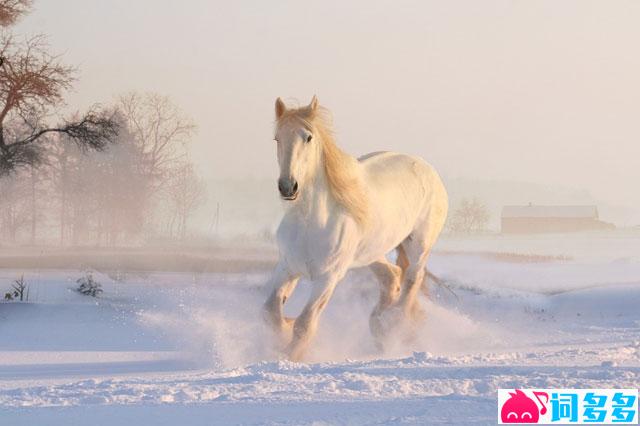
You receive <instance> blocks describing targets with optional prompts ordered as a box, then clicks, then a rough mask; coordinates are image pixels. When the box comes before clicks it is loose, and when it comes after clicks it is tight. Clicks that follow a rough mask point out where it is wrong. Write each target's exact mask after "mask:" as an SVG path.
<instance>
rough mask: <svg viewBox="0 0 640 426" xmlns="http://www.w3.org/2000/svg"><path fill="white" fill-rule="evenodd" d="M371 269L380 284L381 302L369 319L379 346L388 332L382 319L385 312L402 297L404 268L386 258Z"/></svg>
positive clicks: (372, 332)
mask: <svg viewBox="0 0 640 426" xmlns="http://www.w3.org/2000/svg"><path fill="white" fill-rule="evenodd" d="M369 267H370V268H371V270H372V271H373V273H374V274H375V276H376V278H378V281H379V282H380V300H378V304H377V305H376V307H375V308H374V309H373V312H371V316H370V317H369V328H370V330H371V334H372V335H373V337H374V338H375V339H376V340H377V342H378V344H380V340H381V339H382V337H384V334H385V332H386V330H385V328H386V327H385V324H383V323H382V319H381V317H382V314H383V312H384V311H385V310H386V309H388V308H389V307H391V306H393V305H394V304H395V303H396V302H397V301H398V298H399V297H400V291H401V287H400V285H401V282H402V268H401V267H400V266H397V265H394V264H393V263H391V262H389V261H388V260H387V259H385V258H383V259H381V260H378V261H377V262H374V263H372V264H371V265H369ZM387 327H388V325H387Z"/></svg>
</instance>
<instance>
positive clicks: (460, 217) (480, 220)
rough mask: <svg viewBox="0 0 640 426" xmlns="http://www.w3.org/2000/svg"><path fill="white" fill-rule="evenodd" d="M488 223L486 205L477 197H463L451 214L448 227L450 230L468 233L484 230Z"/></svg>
mask: <svg viewBox="0 0 640 426" xmlns="http://www.w3.org/2000/svg"><path fill="white" fill-rule="evenodd" d="M488 223H489V211H488V210H487V206H486V205H485V204H484V203H483V202H481V201H480V200H478V199H477V198H474V199H468V198H464V199H463V200H462V201H461V202H460V204H459V205H458V207H457V208H456V209H455V210H454V211H453V213H452V214H451V217H450V219H449V223H448V227H449V229H450V230H451V231H452V232H459V233H465V234H469V233H473V232H481V231H484V230H486V228H487V224H488Z"/></svg>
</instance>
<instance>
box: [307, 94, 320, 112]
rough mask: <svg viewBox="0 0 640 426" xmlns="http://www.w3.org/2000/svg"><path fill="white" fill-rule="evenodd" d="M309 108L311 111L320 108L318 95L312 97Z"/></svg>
mask: <svg viewBox="0 0 640 426" xmlns="http://www.w3.org/2000/svg"><path fill="white" fill-rule="evenodd" d="M309 109H310V110H311V111H315V110H317V109H318V97H317V96H316V95H313V98H311V103H310V104H309Z"/></svg>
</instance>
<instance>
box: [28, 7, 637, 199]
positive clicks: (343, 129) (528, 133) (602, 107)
mask: <svg viewBox="0 0 640 426" xmlns="http://www.w3.org/2000/svg"><path fill="white" fill-rule="evenodd" d="M34 6H35V11H34V13H32V14H31V15H29V16H28V17H26V18H25V19H24V20H23V21H22V22H21V23H20V25H18V27H17V31H19V32H24V33H33V32H44V33H47V34H49V35H50V37H51V38H50V40H51V44H52V46H53V48H54V49H55V50H56V51H60V52H62V53H64V54H65V58H66V60H67V61H68V62H70V63H72V64H76V65H78V66H79V67H80V68H81V73H80V77H81V79H80V81H79V82H78V84H77V85H76V88H75V91H74V93H72V94H71V95H70V96H69V97H68V99H69V103H70V104H71V105H73V106H77V107H86V106H87V105H89V104H91V103H93V102H95V101H100V102H109V101H110V100H111V99H112V98H113V96H114V95H115V94H118V93H122V92H126V91H129V90H140V91H145V90H149V91H156V92H160V93H164V94H168V95H170V96H171V97H172V98H173V99H174V100H175V101H176V103H178V104H179V105H180V106H181V107H182V108H183V109H184V110H185V111H186V112H187V113H188V114H189V115H190V116H192V117H193V119H194V120H195V121H196V123H197V124H198V126H199V132H198V135H197V136H196V137H195V140H194V143H193V151H194V159H195V161H196V162H197V164H198V165H199V167H200V169H201V171H202V173H203V174H204V175H205V176H209V177H228V176H233V177H240V176H252V177H271V176H276V165H275V164H276V163H275V147H274V144H275V142H273V141H272V122H273V102H274V99H275V97H276V96H282V97H284V98H295V99H298V100H299V101H300V102H301V103H302V102H304V103H306V102H308V100H309V99H310V97H311V96H312V95H313V94H314V93H315V94H317V95H318V96H319V99H320V102H321V104H324V105H325V106H327V107H329V108H330V109H331V110H332V111H333V114H334V121H335V124H336V129H337V134H338V142H339V143H340V144H341V145H342V146H343V147H344V148H345V149H346V150H347V151H348V152H350V153H352V154H357V155H359V154H362V153H365V152H368V151H375V150H396V151H402V152H408V153H413V154H418V155H420V156H422V157H424V158H425V159H427V161H429V162H431V163H432V164H434V165H435V166H436V167H437V168H438V169H439V170H440V171H441V173H442V174H443V175H445V177H448V178H455V177H469V178H482V179H499V180H515V181H530V182H537V183H542V184H549V185H563V186H569V187H577V188H587V189H589V190H590V191H591V192H592V193H593V195H594V196H595V197H598V198H599V199H602V200H605V201H607V202H609V203H615V204H620V205H626V206H632V207H637V208H639V209H640V191H639V190H638V187H637V186H638V182H640V167H639V165H640V160H639V159H640V54H638V52H639V48H640V2H638V1H623V0H616V1H609V0H602V1H587V0H576V1H557V0H549V1H543V0H530V1H524V0H520V1H477V0H470V1H450V0H446V1H445V0H442V1H437V2H434V1H424V0H421V1H415V2H403V1H389V2H375V1H370V0H366V1H321V2H320V1H316V2H302V1H270V2H267V1H255V2H241V1H234V2H217V1H204V0H202V1H200V0H198V1H182V2H177V1H158V0H154V1H151V0H148V1H141V0H139V1H132V0H128V1H121V0H111V1H100V0H65V1H53V0H35V5H34Z"/></svg>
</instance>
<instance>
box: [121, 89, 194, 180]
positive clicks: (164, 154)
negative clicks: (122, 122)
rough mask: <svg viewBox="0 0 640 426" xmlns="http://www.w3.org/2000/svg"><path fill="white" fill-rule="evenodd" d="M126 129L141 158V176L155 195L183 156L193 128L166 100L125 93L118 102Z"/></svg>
mask: <svg viewBox="0 0 640 426" xmlns="http://www.w3.org/2000/svg"><path fill="white" fill-rule="evenodd" d="M118 108H119V109H120V111H121V112H122V114H123V115H124V117H125V119H126V122H127V125H128V128H129V130H130V131H131V132H132V134H133V137H134V138H135V140H136V143H137V145H138V150H139V151H140V153H141V155H142V162H141V168H142V170H141V171H142V173H143V174H144V175H146V176H147V177H148V178H149V183H150V184H151V185H152V188H151V190H152V192H156V191H157V190H158V189H159V188H160V187H161V185H162V184H163V183H165V181H166V180H167V179H168V178H169V177H170V176H171V171H172V169H173V168H175V167H176V165H178V164H181V163H182V162H183V161H184V159H185V158H186V155H187V143H188V142H189V139H190V138H191V136H192V135H193V133H194V131H195V128H196V127H195V125H194V124H193V122H192V121H191V120H190V119H189V118H187V117H186V116H185V115H184V114H183V113H182V112H181V111H180V109H179V108H178V107H177V106H175V105H174V104H173V103H172V102H171V99H170V98H169V97H167V96H163V95H159V94H156V93H144V94H140V93H135V92H133V93H128V94H126V95H123V96H121V97H120V98H119V100H118Z"/></svg>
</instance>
